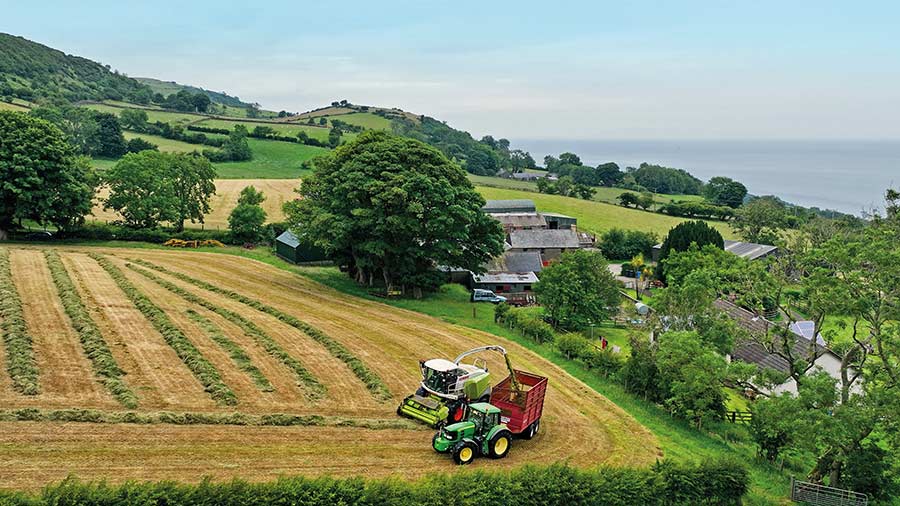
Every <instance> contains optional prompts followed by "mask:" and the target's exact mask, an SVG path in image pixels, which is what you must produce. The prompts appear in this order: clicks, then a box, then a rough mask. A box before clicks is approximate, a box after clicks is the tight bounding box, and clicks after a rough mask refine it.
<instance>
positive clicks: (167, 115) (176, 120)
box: [84, 104, 203, 125]
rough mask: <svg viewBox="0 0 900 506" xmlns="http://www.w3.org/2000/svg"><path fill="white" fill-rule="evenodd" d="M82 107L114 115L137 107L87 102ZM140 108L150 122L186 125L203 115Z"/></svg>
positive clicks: (200, 118)
mask: <svg viewBox="0 0 900 506" xmlns="http://www.w3.org/2000/svg"><path fill="white" fill-rule="evenodd" d="M84 107H88V108H90V109H93V110H95V111H102V112H108V113H111V114H115V115H116V116H118V115H119V114H121V113H122V111H123V110H124V109H138V108H137V107H134V106H129V107H116V106H112V105H108V104H88V105H86V106H84ZM140 109H142V110H144V111H145V112H146V113H147V121H149V122H150V123H155V122H157V121H162V122H163V123H172V124H175V125H187V124H188V123H193V122H196V121H199V120H202V119H203V117H202V116H200V115H198V114H185V113H183V112H175V111H165V110H162V109H145V108H140Z"/></svg>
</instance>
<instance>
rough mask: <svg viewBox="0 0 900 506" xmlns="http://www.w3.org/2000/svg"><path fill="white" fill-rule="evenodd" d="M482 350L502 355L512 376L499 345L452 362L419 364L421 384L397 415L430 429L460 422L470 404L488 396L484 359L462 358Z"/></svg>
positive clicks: (434, 361)
mask: <svg viewBox="0 0 900 506" xmlns="http://www.w3.org/2000/svg"><path fill="white" fill-rule="evenodd" d="M483 351H494V352H497V353H500V354H502V355H503V357H504V359H505V360H506V365H507V367H508V368H509V370H510V374H512V365H511V364H510V362H509V357H508V355H507V354H506V350H505V349H504V348H503V347H502V346H482V347H479V348H474V349H471V350H469V351H466V352H464V353H461V354H460V355H459V356H457V357H456V358H455V359H454V360H453V361H450V360H446V359H443V358H433V359H431V360H425V361H421V362H420V363H419V364H420V368H421V370H422V382H421V384H420V386H419V389H418V390H416V393H415V394H413V395H410V396H409V397H407V398H405V399H403V402H401V403H400V406H399V407H398V408H397V414H399V415H401V416H407V417H409V418H414V419H416V420H421V421H423V422H425V423H427V424H429V425H431V426H433V427H438V426H440V425H442V424H444V423H447V422H449V423H454V422H459V421H461V420H463V419H464V418H465V416H466V412H467V408H468V406H469V404H470V403H473V402H479V401H480V402H487V401H488V400H489V399H490V396H491V375H490V373H489V372H488V369H487V363H486V362H485V361H484V360H483V359H475V360H474V361H473V362H472V363H471V364H467V363H463V359H465V358H466V357H468V356H470V355H474V354H476V353H481V352H483Z"/></svg>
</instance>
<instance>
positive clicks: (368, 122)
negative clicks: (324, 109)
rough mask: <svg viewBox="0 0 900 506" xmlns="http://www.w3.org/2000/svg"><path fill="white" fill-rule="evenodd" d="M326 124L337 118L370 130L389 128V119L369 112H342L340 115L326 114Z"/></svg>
mask: <svg viewBox="0 0 900 506" xmlns="http://www.w3.org/2000/svg"><path fill="white" fill-rule="evenodd" d="M327 118H328V124H329V125H330V124H331V120H333V119H337V120H340V121H343V122H344V123H349V124H351V125H358V126H361V127H363V128H368V129H370V130H390V129H391V120H389V119H387V118H383V117H381V116H378V115H377V114H372V113H371V112H357V113H353V114H342V115H340V116H327Z"/></svg>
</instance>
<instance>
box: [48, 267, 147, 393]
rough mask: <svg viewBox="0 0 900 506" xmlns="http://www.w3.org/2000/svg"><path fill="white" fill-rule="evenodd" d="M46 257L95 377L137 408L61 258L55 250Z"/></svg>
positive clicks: (122, 372) (51, 275)
mask: <svg viewBox="0 0 900 506" xmlns="http://www.w3.org/2000/svg"><path fill="white" fill-rule="evenodd" d="M44 257H45V258H46V260H47V267H48V268H49V269H50V277H51V278H52V279H53V283H54V284H55V285H56V292H57V293H58V294H59V299H60V301H61V302H62V306H63V310H64V311H65V312H66V315H68V317H69V321H70V322H71V324H72V328H73V329H75V332H77V333H78V339H79V340H80V341H81V347H82V348H83V349H84V353H85V355H87V357H88V359H89V360H90V361H91V365H92V366H93V368H94V374H96V375H97V378H98V379H99V380H100V382H101V383H102V384H103V386H104V387H106V389H107V390H108V391H109V392H110V393H111V394H112V395H113V397H115V398H116V400H118V401H119V402H120V403H122V405H123V406H125V407H128V408H135V407H137V404H138V398H137V396H136V395H135V394H134V392H132V391H131V389H130V388H128V385H127V384H126V383H125V381H124V380H123V379H122V376H123V375H124V374H125V373H124V371H122V369H121V368H119V365H118V364H117V363H116V359H115V357H113V355H112V352H111V351H110V349H109V345H107V343H106V340H105V339H103V336H102V334H100V329H98V328H97V325H96V324H95V323H94V320H93V319H91V316H90V314H89V313H88V310H87V307H85V305H84V302H83V301H82V300H81V296H80V295H79V294H78V291H77V290H76V289H75V283H74V282H72V278H71V277H70V276H69V273H68V272H66V268H65V266H64V265H63V263H62V260H61V259H60V258H59V254H58V253H57V252H56V251H53V250H45V251H44Z"/></svg>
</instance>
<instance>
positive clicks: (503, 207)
mask: <svg viewBox="0 0 900 506" xmlns="http://www.w3.org/2000/svg"><path fill="white" fill-rule="evenodd" d="M481 210H482V211H484V212H485V213H487V214H498V213H534V212H537V208H536V207H535V206H534V201H533V200H528V199H516V200H488V201H487V202H486V203H485V204H484V205H483V206H482V207H481Z"/></svg>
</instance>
